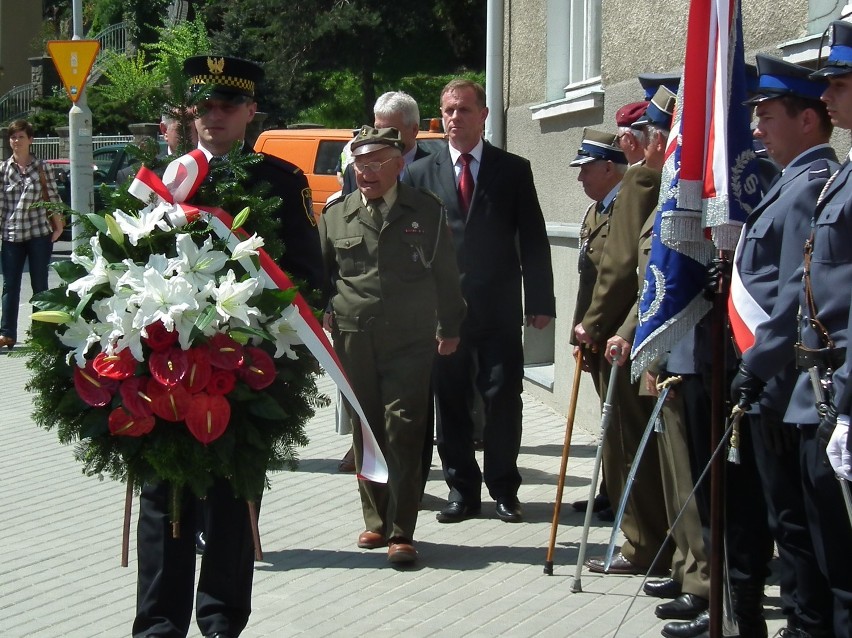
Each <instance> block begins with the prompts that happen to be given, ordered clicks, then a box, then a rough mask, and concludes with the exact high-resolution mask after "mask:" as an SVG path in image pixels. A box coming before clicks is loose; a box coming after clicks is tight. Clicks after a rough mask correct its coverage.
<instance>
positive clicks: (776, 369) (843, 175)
mask: <svg viewBox="0 0 852 638" xmlns="http://www.w3.org/2000/svg"><path fill="white" fill-rule="evenodd" d="M813 218H814V220H815V221H814V228H813V231H814V246H813V254H812V260H811V290H812V291H813V296H814V302H815V306H816V309H817V318H818V319H819V320H820V322H822V324H823V325H824V326H825V327H826V329H827V330H828V332H829V334H830V335H831V338H832V340H833V341H834V345H835V346H836V347H837V348H845V347H846V345H847V343H846V340H847V333H848V329H849V317H850V312H849V307H850V305H852V295H850V288H849V281H852V164H850V163H849V161H846V162H845V163H844V164H843V166H842V167H841V168H840V170H839V171H838V173H837V177H836V178H835V179H834V181H833V182H832V184H831V186H829V187H828V189H827V191H826V193H825V196H824V199H823V201H822V202H821V203H820V204H819V205H818V206H817V207H816V210H815V212H814V213H813ZM787 232H788V231H787V229H786V228H785V235H786V233H787ZM790 232H792V231H790ZM782 241H783V240H782ZM802 274H803V267H802V265H801V263H800V264H799V267H798V268H797V269H796V271H795V272H794V273H793V274H792V275H791V276H790V277H789V279H787V281H786V282H785V283H784V285H783V288H782V289H781V290H780V292H779V294H778V298H777V299H776V302H775V304H774V306H773V308H772V314H771V315H770V318H769V319H768V320H767V321H765V322H763V323H762V324H761V325H760V326H758V329H757V331H756V332H755V345H754V347H753V348H751V349H750V350H748V351H747V352H746V353H745V354H744V356H743V361H745V363H746V365H747V366H748V367H749V368H750V369H751V370H752V371H753V372H754V373H755V374H757V376H758V377H760V378H761V379H764V380H769V379H771V378H772V377H774V376H775V375H777V374H779V373H780V372H781V371H782V370H784V368H785V367H786V366H788V365H790V363H791V362H792V361H793V360H794V352H793V345H794V344H795V343H796V341H797V337H798V335H797V325H796V319H795V317H796V314H797V308H798V307H799V306H801V308H802V318H801V321H800V323H799V325H798V333H799V334H800V335H801V341H802V343H803V344H805V345H806V346H809V347H811V348H821V347H823V346H824V344H823V342H822V340H821V339H820V338H819V335H818V333H817V332H816V330H815V329H814V328H813V327H812V326H811V324H810V321H809V316H808V315H809V314H810V312H809V311H808V303H807V300H806V299H805V294H804V288H803V286H802ZM849 366H850V362H849V360H848V359H847V361H846V363H844V365H843V366H841V367H840V369H838V370H837V371H836V372H835V373H834V384H835V390H836V396H838V397H839V396H841V395H842V393H843V389H844V386H845V383H846V379H847V378H848V376H849ZM838 407H839V408H841V409H843V408H842V406H838ZM784 420H785V421H787V422H789V423H805V424H815V423H818V422H819V415H818V414H817V411H816V407H815V400H814V393H813V390H812V389H811V385H810V379H809V378H808V374H807V371H802V370H800V371H798V374H797V379H796V384H795V389H794V391H793V393H792V396H791V398H790V403H789V405H788V406H787V412H786V415H785V417H784Z"/></svg>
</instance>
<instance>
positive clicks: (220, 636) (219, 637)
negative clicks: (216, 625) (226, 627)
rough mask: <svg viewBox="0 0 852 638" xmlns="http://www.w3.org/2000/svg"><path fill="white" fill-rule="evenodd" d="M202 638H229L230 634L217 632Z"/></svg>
mask: <svg viewBox="0 0 852 638" xmlns="http://www.w3.org/2000/svg"><path fill="white" fill-rule="evenodd" d="M204 638H231V634H226V633H225V632H222V631H217V632H216V633H215V634H207V635H206V636H205V637H204Z"/></svg>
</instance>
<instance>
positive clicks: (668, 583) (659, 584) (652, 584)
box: [642, 578, 682, 598]
mask: <svg viewBox="0 0 852 638" xmlns="http://www.w3.org/2000/svg"><path fill="white" fill-rule="evenodd" d="M642 591H644V592H645V593H646V594H648V595H649V596H655V597H656V598H677V597H678V596H680V595H681V593H682V592H681V589H680V583H679V582H677V581H676V580H674V579H673V578H664V579H663V580H649V581H648V582H646V583H645V585H644V587H642Z"/></svg>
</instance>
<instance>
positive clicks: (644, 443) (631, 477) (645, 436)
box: [604, 383, 672, 572]
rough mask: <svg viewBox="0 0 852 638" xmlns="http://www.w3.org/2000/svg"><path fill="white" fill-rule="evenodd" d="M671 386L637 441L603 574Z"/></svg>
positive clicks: (659, 401)
mask: <svg viewBox="0 0 852 638" xmlns="http://www.w3.org/2000/svg"><path fill="white" fill-rule="evenodd" d="M671 389H672V386H671V384H670V383H667V384H666V385H664V386H663V389H662V390H661V391H660V396H659V397H657V403H656V404H655V405H654V410H653V411H652V412H651V418H650V419H649V420H648V425H647V426H645V431H644V432H643V433H642V439H641V440H640V441H639V448H638V449H637V450H636V456H635V457H634V458H633V464H632V465H631V466H630V471H629V472H628V473H627V480H626V481H625V482H624V491H623V492H622V493H621V500H620V501H619V502H618V510H617V511H616V513H615V520H614V521H613V523H612V533H611V534H610V535H609V545H608V546H607V548H606V554H604V572H608V571H609V568H610V565H612V555H613V554H614V553H615V541H616V540H617V539H618V531H619V529H621V521H622V520H623V519H624V511H625V510H626V509H627V499H628V498H629V497H630V490H631V488H632V487H633V482H634V481H635V480H636V472H638V471H639V463H640V462H641V461H642V454H643V453H644V452H645V448H646V447H648V441H649V440H650V438H651V432H652V431H653V430H654V429H655V426H656V423H657V418H658V417H659V416H660V412H661V411H662V409H663V405H664V404H665V402H666V397H668V396H669V392H670V391H671Z"/></svg>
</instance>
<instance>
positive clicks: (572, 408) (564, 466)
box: [544, 348, 583, 576]
mask: <svg viewBox="0 0 852 638" xmlns="http://www.w3.org/2000/svg"><path fill="white" fill-rule="evenodd" d="M574 365H575V367H574V384H573V385H572V386H571V400H570V402H569V404H568V417H567V419H566V421H565V441H564V442H563V443H562V463H561V465H560V466H559V479H558V480H557V482H556V502H555V503H554V504H553V521H552V522H551V523H550V544H549V545H548V546H547V557H546V558H545V560H544V573H545V574H547V575H548V576H553V550H554V548H555V547H556V529H557V527H559V512H560V511H561V509H562V490H563V489H564V488H565V472H566V471H567V470H568V455H569V454H570V453H571V435H572V434H573V432H574V415H575V414H576V412H577V397H578V396H579V394H580V378H581V377H582V376H583V349H582V348H577V355H576V356H575V357H574Z"/></svg>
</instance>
